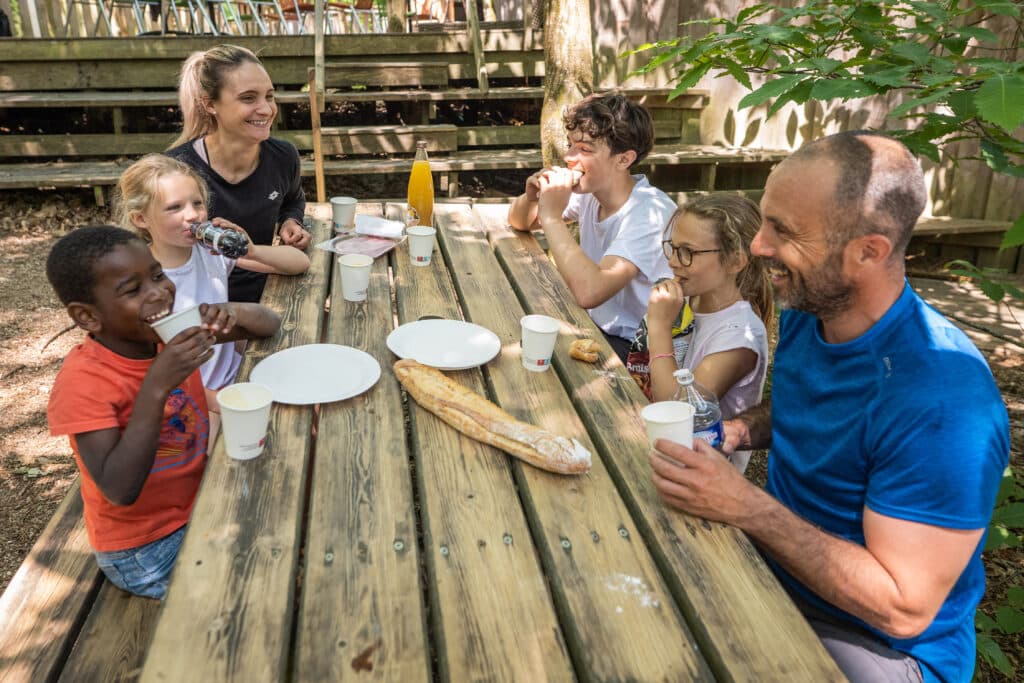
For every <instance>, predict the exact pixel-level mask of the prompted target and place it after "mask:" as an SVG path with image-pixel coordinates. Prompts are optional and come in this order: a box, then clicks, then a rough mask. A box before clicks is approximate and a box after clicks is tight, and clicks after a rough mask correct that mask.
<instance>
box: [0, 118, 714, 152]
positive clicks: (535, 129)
mask: <svg viewBox="0 0 1024 683" xmlns="http://www.w3.org/2000/svg"><path fill="white" fill-rule="evenodd" d="M676 114H679V112H676ZM685 116H689V115H688V114H687V115H684V118H680V117H679V116H675V117H671V116H666V117H659V116H656V117H655V122H654V139H655V141H656V142H658V143H661V144H667V143H681V142H683V141H685V140H687V139H693V138H692V137H687V135H689V136H695V135H696V132H695V131H687V130H684V127H685V126H686V124H687V123H694V124H695V121H692V122H691V121H690V120H689V119H686V118H685ZM321 131H322V139H323V142H324V153H325V154H404V153H409V154H411V153H413V152H415V151H416V140H428V141H429V143H430V144H429V145H428V147H427V149H428V150H429V151H430V152H453V151H455V150H456V149H465V148H467V147H499V148H507V147H513V146H517V145H519V146H521V145H536V144H537V143H538V141H539V140H540V126H538V125H536V124H527V125H511V124H510V125H500V126H499V125H494V126H455V125H454V124H448V123H438V124H425V125H414V126H325V127H323V128H321ZM273 135H274V137H276V138H280V139H282V140H287V141H288V142H290V143H292V144H293V145H295V147H296V148H298V149H299V150H300V151H309V150H312V149H313V133H312V131H310V130H275V131H274V133H273ZM176 137H177V133H122V134H117V133H76V134H74V135H2V136H0V159H2V158H9V159H20V158H24V157H30V158H31V157H34V158H37V159H44V158H57V157H64V158H67V157H109V156H142V155H143V154H148V153H150V152H163V151H164V150H166V149H167V148H168V147H169V146H170V145H171V143H172V142H173V141H174V139H175V138H176Z"/></svg>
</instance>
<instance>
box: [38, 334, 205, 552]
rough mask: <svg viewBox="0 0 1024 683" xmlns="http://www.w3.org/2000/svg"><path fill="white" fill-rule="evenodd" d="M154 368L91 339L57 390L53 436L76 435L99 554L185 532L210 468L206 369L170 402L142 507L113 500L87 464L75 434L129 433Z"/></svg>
mask: <svg viewBox="0 0 1024 683" xmlns="http://www.w3.org/2000/svg"><path fill="white" fill-rule="evenodd" d="M152 364H153V359H152V358H150V359H146V360H134V359H131V358H125V357H124V356H120V355H118V354H116V353H114V352H113V351H111V350H110V349H108V348H106V347H105V346H103V345H102V344H100V343H99V342H97V341H96V340H95V339H93V338H92V337H89V338H87V339H86V340H85V342H83V343H82V344H79V345H78V346H76V347H75V348H74V349H72V350H71V353H69V354H68V356H67V358H65V359H64V365H63V367H62V368H61V370H60V372H59V373H57V379H56V380H54V383H53V389H52V391H51V392H50V405H49V407H48V409H47V417H48V419H49V421H50V432H51V433H52V434H67V435H68V436H69V437H70V440H71V448H72V450H74V452H75V462H76V463H77V464H78V470H79V472H80V473H81V475H82V502H83V507H84V509H85V528H86V531H87V532H88V533H89V543H90V544H91V545H92V547H93V549H95V550H97V551H98V552H112V551H115V550H127V549H129V548H137V547H139V546H143V545H146V544H147V543H151V542H153V541H156V540H159V539H161V538H163V537H164V536H167V535H168V534H170V533H172V532H174V531H176V530H177V529H179V528H181V526H182V525H184V524H185V523H187V522H188V518H189V515H190V514H191V513H192V504H193V503H194V502H195V498H196V492H197V491H198V490H199V483H200V481H201V480H202V478H203V471H204V470H205V468H206V441H207V438H208V437H209V434H210V421H209V415H208V413H207V408H206V393H205V391H204V390H203V381H202V378H201V377H200V375H199V371H198V370H196V371H195V372H193V373H192V374H191V375H189V377H188V379H186V380H185V381H184V382H182V383H181V384H180V385H179V386H178V387H177V388H176V389H174V391H172V392H171V394H170V396H168V398H167V403H166V404H165V405H164V421H163V426H162V427H161V429H160V438H159V440H158V442H157V452H156V459H155V460H154V461H153V468H152V469H151V470H150V471H149V476H148V477H147V479H146V483H145V484H144V485H143V487H142V492H141V493H140V494H139V497H138V498H137V499H136V501H135V502H134V503H132V504H131V505H114V504H113V503H111V502H110V501H109V500H107V499H106V497H105V496H104V495H103V494H102V493H101V492H100V489H99V487H98V486H96V482H95V481H93V478H92V476H90V474H89V471H88V470H87V469H86V467H85V464H84V463H83V462H82V457H81V455H80V454H79V452H78V444H77V442H76V439H75V435H77V434H83V433H86V432H93V431H96V430H99V429H110V428H111V427H116V428H117V429H120V430H122V431H123V430H124V428H125V426H126V425H127V424H128V418H129V417H130V416H131V414H132V410H133V409H134V407H135V398H136V397H137V396H138V393H139V388H140V386H141V385H142V380H143V378H144V377H145V376H146V372H147V371H148V370H149V366H150V365H152Z"/></svg>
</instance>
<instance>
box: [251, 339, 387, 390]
mask: <svg viewBox="0 0 1024 683" xmlns="http://www.w3.org/2000/svg"><path fill="white" fill-rule="evenodd" d="M378 379H380V363H378V362H377V359H376V358H374V357H373V356H371V355H370V354H368V353H366V352H365V351H360V350H359V349H354V348H352V347H351V346H340V345H338V344H306V345H303V346H293V347H292V348H290V349H285V350H284V351H278V352H277V353H275V354H273V355H271V356H267V357H266V358H264V359H263V360H261V361H260V362H259V363H257V364H256V367H254V368H253V369H252V372H251V373H249V381H251V382H259V383H260V384H265V385H267V386H268V387H270V390H271V392H272V393H273V395H274V400H275V401H277V402H278V403H290V404H293V405H312V404H314V403H331V402H332V401H341V400H344V399H346V398H352V397H353V396H358V395H359V394H361V393H363V392H364V391H366V390H367V389H369V388H370V387H372V386H373V385H374V384H376V383H377V380H378Z"/></svg>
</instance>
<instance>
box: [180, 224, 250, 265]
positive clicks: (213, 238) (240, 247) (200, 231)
mask: <svg viewBox="0 0 1024 683" xmlns="http://www.w3.org/2000/svg"><path fill="white" fill-rule="evenodd" d="M188 229H189V232H191V233H192V236H193V237H195V238H196V241H197V242H199V243H200V244H202V245H203V246H204V247H206V248H207V249H209V250H210V251H216V252H220V253H221V254H224V255H225V256H227V257H228V258H233V259H237V258H241V257H243V256H245V255H246V254H248V253H249V241H248V240H247V239H245V235H243V234H242V233H240V232H235V231H234V230H228V229H227V228H221V227H218V226H216V225H214V224H213V223H212V222H210V221H203V222H201V223H192V224H190V225H189V226H188Z"/></svg>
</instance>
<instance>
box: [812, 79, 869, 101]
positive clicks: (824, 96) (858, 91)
mask: <svg viewBox="0 0 1024 683" xmlns="http://www.w3.org/2000/svg"><path fill="white" fill-rule="evenodd" d="M877 92H878V89H877V88H874V87H872V86H871V85H870V84H869V83H866V82H864V81H863V80H860V79H854V78H828V79H824V80H820V81H817V82H816V83H815V84H814V87H813V88H811V97H812V98H814V99H816V100H835V99H842V100H849V99H856V98H859V97H867V96H869V95H874V94H875V93H877Z"/></svg>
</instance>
